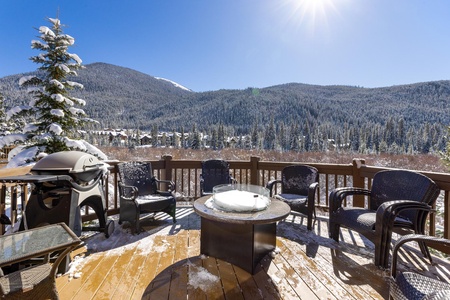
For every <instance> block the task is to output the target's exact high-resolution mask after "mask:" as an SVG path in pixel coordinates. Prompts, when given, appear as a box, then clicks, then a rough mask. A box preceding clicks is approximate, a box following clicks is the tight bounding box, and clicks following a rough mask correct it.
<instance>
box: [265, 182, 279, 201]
mask: <svg viewBox="0 0 450 300" xmlns="http://www.w3.org/2000/svg"><path fill="white" fill-rule="evenodd" d="M277 183H281V179H274V180H270V181H269V182H267V184H266V188H267V189H268V190H269V192H270V195H269V196H270V197H272V190H273V187H274V186H275V185H276V184H277Z"/></svg>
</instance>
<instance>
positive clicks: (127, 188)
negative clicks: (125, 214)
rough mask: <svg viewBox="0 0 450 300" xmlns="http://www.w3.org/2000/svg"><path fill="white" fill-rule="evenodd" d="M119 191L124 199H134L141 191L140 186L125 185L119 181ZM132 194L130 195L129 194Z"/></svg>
mask: <svg viewBox="0 0 450 300" xmlns="http://www.w3.org/2000/svg"><path fill="white" fill-rule="evenodd" d="M119 192H120V197H121V198H122V199H124V200H129V201H134V200H135V199H136V198H137V197H138V195H139V191H138V188H137V187H135V186H133V185H125V184H123V183H121V182H119ZM127 195H130V196H127Z"/></svg>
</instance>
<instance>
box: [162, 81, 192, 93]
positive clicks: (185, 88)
mask: <svg viewBox="0 0 450 300" xmlns="http://www.w3.org/2000/svg"><path fill="white" fill-rule="evenodd" d="M155 79H158V80H164V81H167V82H170V83H171V84H173V85H174V86H176V87H177V88H180V89H182V90H185V91H189V92H192V90H191V89H188V88H187V87H184V86H182V85H181V84H178V83H176V82H175V81H172V80H169V79H165V78H161V77H155Z"/></svg>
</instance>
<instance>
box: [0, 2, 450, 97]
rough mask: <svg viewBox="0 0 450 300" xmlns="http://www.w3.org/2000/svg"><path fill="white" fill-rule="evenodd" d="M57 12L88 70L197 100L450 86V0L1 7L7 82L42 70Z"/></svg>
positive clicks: (1, 59) (1, 72)
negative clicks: (228, 93) (266, 92)
mask: <svg viewBox="0 0 450 300" xmlns="http://www.w3.org/2000/svg"><path fill="white" fill-rule="evenodd" d="M58 9H59V18H60V20H61V22H62V23H63V24H65V25H67V27H66V28H65V29H64V32H65V33H67V34H69V35H71V36H73V37H74V38H75V46H74V47H71V48H70V50H69V52H71V53H76V54H78V55H79V56H80V57H81V59H82V60H83V64H89V63H93V62H106V63H111V64H115V65H119V66H124V67H128V68H132V69H135V70H138V71H140V72H143V73H146V74H149V75H152V76H156V77H163V78H167V79H170V80H173V81H175V82H177V83H179V84H181V85H183V86H185V87H187V88H190V89H192V90H194V91H198V92H200V91H210V90H219V89H245V88H247V87H259V88H262V87H267V86H272V85H277V84H283V83H289V82H299V83H307V84H319V85H334V84H337V85H352V86H363V87H382V86H391V85H399V84H408V83H416V82H424V81H433V80H449V79H450V1H448V0H429V1H425V0H173V1H171V0H134V1H124V0H122V1H117V0H95V1H94V0H77V1H69V0H65V1H63V0H59V1H58V0H45V1H44V0H41V1H34V0H33V1H31V0H2V1H1V7H0V25H1V28H2V33H1V41H2V45H1V47H0V77H4V76H7V75H13V74H18V73H23V72H28V71H34V70H36V68H37V67H38V65H36V64H34V63H32V62H31V61H30V60H29V57H31V56H34V55H37V54H39V51H37V50H33V49H31V47H30V44H31V40H33V39H37V36H38V35H39V34H38V32H37V30H36V28H39V27H40V26H42V25H46V26H49V27H50V23H49V22H47V21H46V18H47V17H51V18H54V17H56V15H57V12H58Z"/></svg>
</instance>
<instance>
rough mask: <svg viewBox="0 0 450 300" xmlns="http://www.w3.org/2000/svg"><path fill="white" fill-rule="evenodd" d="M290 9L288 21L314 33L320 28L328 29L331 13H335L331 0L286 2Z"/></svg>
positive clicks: (287, 0) (290, 0)
mask: <svg viewBox="0 0 450 300" xmlns="http://www.w3.org/2000/svg"><path fill="white" fill-rule="evenodd" d="M286 2H288V3H286V4H288V7H290V9H291V10H290V14H291V15H290V21H291V22H294V23H296V24H297V25H299V26H301V27H305V26H306V27H307V28H308V30H309V31H312V32H315V31H316V30H318V29H319V28H321V27H324V29H326V28H327V27H328V21H329V20H328V19H329V17H330V16H329V15H330V14H331V13H335V12H336V7H335V4H334V2H335V1H333V0H286Z"/></svg>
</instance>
